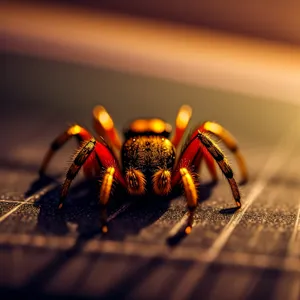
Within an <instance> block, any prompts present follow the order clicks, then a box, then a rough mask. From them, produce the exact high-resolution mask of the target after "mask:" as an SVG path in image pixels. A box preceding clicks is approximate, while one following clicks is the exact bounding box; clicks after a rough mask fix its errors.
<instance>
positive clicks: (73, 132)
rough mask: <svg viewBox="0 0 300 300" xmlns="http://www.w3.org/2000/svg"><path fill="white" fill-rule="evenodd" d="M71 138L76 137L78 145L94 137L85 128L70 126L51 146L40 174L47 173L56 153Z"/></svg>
mask: <svg viewBox="0 0 300 300" xmlns="http://www.w3.org/2000/svg"><path fill="white" fill-rule="evenodd" d="M71 137H76V138H77V141H78V143H81V142H83V141H87V140H89V139H91V138H92V135H91V134H90V133H89V132H88V131H87V130H86V129H85V128H83V127H81V126H79V125H77V124H75V125H72V126H70V127H69V128H68V129H67V130H66V131H64V132H63V133H62V134H60V135H59V136H58V137H57V138H56V139H54V141H53V142H52V143H51V145H50V149H49V150H48V152H47V153H46V155H45V156H44V159H43V162H42V165H41V167H40V170H39V174H40V175H42V174H44V173H45V171H46V169H47V166H48V165H49V163H50V161H51V159H52V157H53V155H54V153H55V152H56V151H58V150H59V149H60V148H61V147H62V146H63V145H64V144H65V143H66V142H67V141H68V140H69V139H70V138H71Z"/></svg>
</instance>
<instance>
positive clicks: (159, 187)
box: [152, 169, 172, 195]
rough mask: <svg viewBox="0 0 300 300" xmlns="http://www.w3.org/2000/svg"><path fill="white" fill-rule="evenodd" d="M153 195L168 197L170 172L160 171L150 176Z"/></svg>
mask: <svg viewBox="0 0 300 300" xmlns="http://www.w3.org/2000/svg"><path fill="white" fill-rule="evenodd" d="M152 184H153V190H154V193H155V194H157V195H168V194H169V193H170V191H171V188H172V187H171V172H170V171H169V170H164V169H160V170H158V171H157V172H155V173H154V175H153V176H152Z"/></svg>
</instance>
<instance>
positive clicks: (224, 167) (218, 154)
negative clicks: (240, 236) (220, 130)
mask: <svg viewBox="0 0 300 300" xmlns="http://www.w3.org/2000/svg"><path fill="white" fill-rule="evenodd" d="M196 138H197V140H199V141H200V142H201V145H203V146H204V147H205V148H206V149H207V150H208V151H209V153H210V154H211V156H212V157H213V158H214V160H215V161H216V162H217V164H218V165H219V167H220V169H221V171H222V172H223V174H224V175H225V177H226V178H227V181H228V183H229V185H230V188H231V192H232V195H233V198H234V200H235V203H236V207H233V208H228V209H224V210H222V212H223V213H232V212H235V211H236V210H237V209H239V208H240V207H241V201H240V200H241V195H240V191H239V188H238V185H237V183H236V181H235V179H234V176H233V171H232V169H231V167H230V165H229V163H228V161H227V160H226V158H225V156H224V154H223V153H222V151H221V150H220V148H219V147H218V146H217V145H216V143H215V142H214V141H213V140H212V139H211V138H210V137H209V136H208V135H206V134H205V133H202V132H201V131H200V130H198V134H197V136H196ZM195 141H196V140H195ZM195 141H194V142H195ZM192 143H193V142H192Z"/></svg>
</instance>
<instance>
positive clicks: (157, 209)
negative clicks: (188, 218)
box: [30, 177, 215, 246]
mask: <svg viewBox="0 0 300 300" xmlns="http://www.w3.org/2000/svg"><path fill="white" fill-rule="evenodd" d="M49 181H50V182H51V178H50V177H47V178H46V177H45V178H40V179H39V180H37V181H35V182H34V183H33V184H32V185H31V188H30V190H32V187H33V186H37V187H38V188H39V189H40V188H41V185H42V183H43V182H46V183H49ZM53 181H55V182H57V181H56V179H53ZM214 186H215V183H212V182H211V183H207V184H201V185H200V186H199V187H198V190H199V195H200V196H201V198H200V200H199V203H201V202H203V201H206V200H207V199H209V198H210V195H211V191H212V189H213V187H214ZM98 193H99V191H98V186H97V182H96V181H95V180H92V181H88V180H84V181H81V182H78V183H77V184H74V185H73V186H72V188H71V189H70V192H69V195H68V197H67V198H66V200H65V203H64V207H63V208H62V210H58V209H57V207H58V200H59V194H60V185H59V186H57V187H56V188H54V189H52V190H50V191H49V192H47V193H45V194H44V195H42V196H41V197H40V198H39V199H38V200H37V201H36V202H35V205H36V206H38V207H39V208H40V211H39V215H38V222H37V225H36V230H37V231H38V232H40V233H42V234H48V233H54V234H57V235H65V234H68V233H70V229H69V227H68V225H67V223H72V224H75V225H76V227H77V229H76V231H77V232H78V233H79V234H80V235H85V234H100V225H101V224H100V206H99V204H98ZM179 196H182V191H181V187H180V186H178V187H176V188H175V189H174V190H173V192H172V193H171V194H170V195H168V196H167V197H158V196H156V195H153V194H146V195H145V196H138V197H132V196H129V195H128V194H127V193H126V191H124V190H123V189H122V188H121V189H118V188H117V187H116V190H115V192H114V194H113V197H112V199H111V201H110V203H109V205H108V216H111V215H114V214H116V215H115V217H114V218H113V219H112V220H110V222H109V224H108V226H109V232H108V233H107V234H106V235H101V238H102V239H106V240H119V241H122V240H124V239H125V238H126V236H128V235H138V234H139V232H140V231H141V230H142V229H143V228H146V227H148V226H150V225H151V224H153V223H155V222H156V221H157V220H158V219H159V218H160V217H161V216H162V215H164V214H165V213H166V212H167V210H168V209H169V207H170V204H171V201H172V200H174V199H176V198H178V197H179ZM126 204H128V206H127V207H126V209H124V211H121V212H119V213H118V210H120V208H122V207H124V205H126ZM182 210H186V204H185V202H183V206H182ZM184 237H185V234H183V232H182V229H179V231H178V233H176V234H175V235H174V236H173V237H170V238H169V239H168V240H167V243H168V244H169V245H171V246H175V245H176V244H178V243H179V242H180V241H181V240H182V238H184Z"/></svg>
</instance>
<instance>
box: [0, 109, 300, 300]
mask: <svg viewBox="0 0 300 300" xmlns="http://www.w3.org/2000/svg"><path fill="white" fill-rule="evenodd" d="M196 110H197V107H196ZM273 113H275V114H277V113H278V116H279V111H277V112H273ZM15 117H16V116H15ZM50 119H51V118H50ZM50 119H49V118H47V117H46V116H45V117H44V116H42V117H41V116H36V117H35V118H32V119H30V122H26V120H28V115H27V116H26V115H25V116H22V114H20V115H18V116H17V117H16V118H15V119H14V122H12V120H11V118H9V117H6V118H5V117H4V118H3V119H2V124H3V128H10V130H11V135H9V137H8V141H7V143H6V144H5V145H4V146H3V148H4V151H3V152H2V153H3V154H2V155H1V170H0V178H1V183H0V187H1V191H2V193H1V197H0V208H1V210H0V213H1V216H0V244H1V252H0V255H1V258H0V259H1V277H0V285H1V287H2V291H3V292H5V293H9V294H11V295H12V294H15V295H19V296H22V297H23V298H24V297H26V296H30V297H31V298H36V297H37V296H44V297H46V296H48V297H50V296H55V297H59V296H61V297H70V296H73V297H74V298H76V299H77V298H80V297H95V296H101V297H103V298H121V299H200V298H201V299H202V298H205V299H291V300H296V299H299V297H300V281H299V278H300V234H299V230H300V221H299V219H300V217H299V214H300V193H299V192H300V181H299V180H300V176H299V165H300V155H299V147H300V135H299V128H300V124H299V121H298V120H296V121H295V122H294V123H291V122H290V121H289V120H285V121H284V122H285V123H284V124H281V125H282V127H284V128H285V129H284V130H282V131H281V130H279V129H278V130H277V129H274V130H277V133H278V134H276V138H274V139H272V140H268V139H264V138H265V137H264V136H263V134H262V133H260V132H259V131H257V141H254V140H252V139H251V138H249V139H247V137H244V136H242V135H240V136H239V139H240V140H241V147H242V149H243V152H244V154H245V156H246V158H247V161H248V165H249V169H250V174H251V180H250V182H249V184H248V185H246V186H243V187H242V188H241V189H242V194H243V208H242V209H241V211H240V212H239V213H236V214H235V215H234V216H228V215H227V216H226V215H221V214H219V210H220V209H222V208H224V207H226V206H230V205H231V204H232V203H231V202H230V201H231V200H230V199H231V195H230V192H229V188H228V186H227V183H226V181H225V180H224V179H222V180H221V181H220V183H219V184H218V185H217V186H215V187H212V186H210V185H209V184H205V182H204V183H203V184H202V185H201V187H200V191H199V193H200V197H201V199H202V201H201V204H200V205H199V207H198V208H197V213H196V220H195V227H194V229H193V231H192V233H191V234H190V235H189V236H187V237H185V238H182V239H180V238H179V237H177V239H175V238H173V239H172V238H170V237H172V236H173V235H174V233H175V232H177V231H178V228H179V227H180V224H181V223H182V222H183V220H184V218H185V211H186V208H185V202H184V199H183V198H182V197H177V198H176V197H175V200H173V201H170V202H169V201H167V200H166V201H161V200H157V199H148V200H147V201H145V202H143V203H141V202H140V201H138V202H130V201H129V200H128V199H127V197H126V196H125V195H124V194H122V193H118V192H117V193H116V194H115V199H116V200H118V201H116V202H117V203H116V204H114V205H113V206H112V207H111V212H110V218H109V220H110V222H109V224H110V232H109V233H108V235H107V236H105V237H103V236H101V235H100V234H97V233H96V234H90V233H92V232H94V229H95V228H97V224H98V213H97V205H96V204H95V201H96V197H95V191H94V190H93V186H90V184H88V183H85V182H83V181H82V180H81V179H82V178H79V180H78V181H76V184H74V186H73V189H72V191H71V194H70V197H69V198H68V200H67V203H66V206H65V210H64V214H63V215H62V216H61V215H57V214H56V213H55V209H54V207H55V204H56V203H57V195H58V191H59V184H60V182H61V174H60V172H61V171H62V169H64V167H63V168H62V165H65V163H64V161H65V158H66V157H68V155H69V152H70V149H72V146H71V145H70V146H67V147H66V148H65V149H63V150H62V153H60V154H59V155H58V157H57V158H56V160H55V161H54V162H53V164H52V169H51V170H50V173H51V174H53V173H59V174H58V175H57V178H56V180H53V179H51V178H49V179H48V180H47V179H44V180H43V181H41V180H38V177H37V170H38V167H39V163H40V161H41V158H42V156H43V153H44V152H45V150H46V148H47V145H48V144H49V142H50V141H51V139H52V138H53V137H54V136H55V135H56V134H57V133H58V132H59V131H60V130H62V127H61V124H62V122H63V121H61V122H60V121H58V122H57V124H53V125H51V128H49V120H50ZM61 119H63V116H60V117H58V120H61ZM275 119H276V118H275ZM257 120H258V119H257ZM281 121H282V120H281ZM258 122H259V121H258ZM275 123H276V122H275ZM47 124H48V125H47ZM47 126H48V128H49V130H48V131H47V132H46V133H45V128H47ZM20 128H22V131H21V130H20ZM274 128H275V127H274ZM255 130H256V129H255ZM237 132H241V130H239V129H237ZM260 134H261V136H260ZM274 135H275V134H274ZM233 165H234V163H233ZM204 178H205V179H204V181H205V180H206V179H207V178H208V177H206V175H205V174H204Z"/></svg>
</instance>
